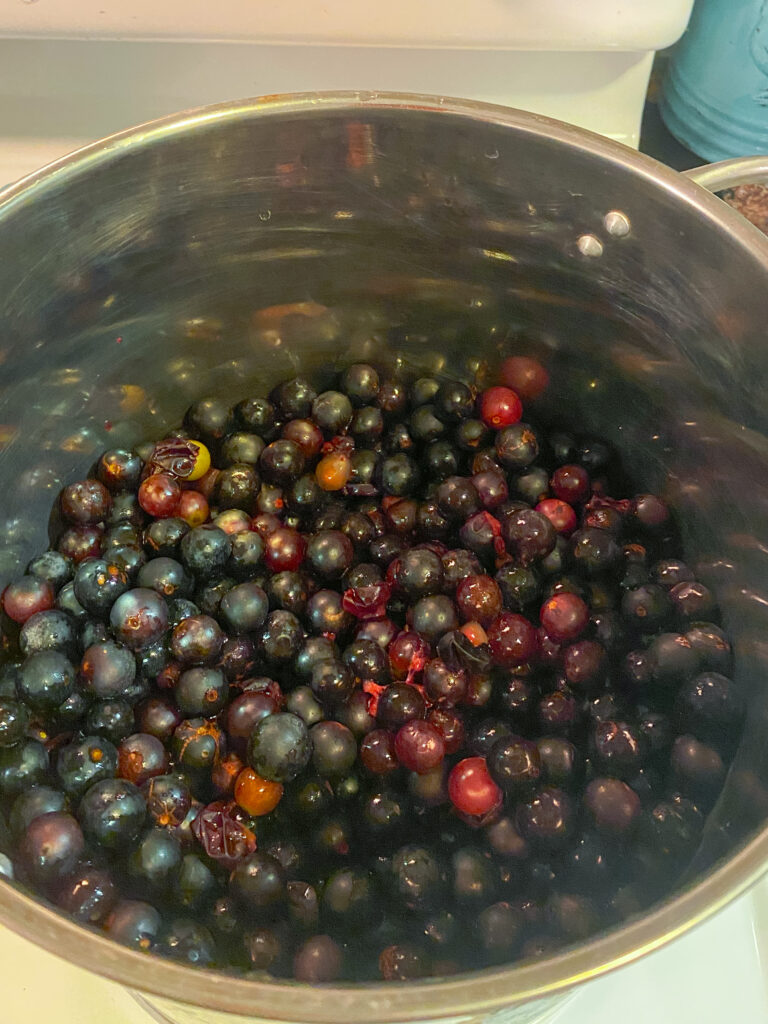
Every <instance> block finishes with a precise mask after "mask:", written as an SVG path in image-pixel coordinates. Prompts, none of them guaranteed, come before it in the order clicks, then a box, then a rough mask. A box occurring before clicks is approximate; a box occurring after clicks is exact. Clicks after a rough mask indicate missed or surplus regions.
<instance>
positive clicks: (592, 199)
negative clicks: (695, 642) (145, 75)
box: [0, 103, 768, 869]
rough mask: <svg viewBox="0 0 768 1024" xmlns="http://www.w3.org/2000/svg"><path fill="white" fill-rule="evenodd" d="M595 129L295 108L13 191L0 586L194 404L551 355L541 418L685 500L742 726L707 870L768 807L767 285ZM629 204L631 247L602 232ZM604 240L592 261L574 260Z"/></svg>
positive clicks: (108, 154)
mask: <svg viewBox="0 0 768 1024" xmlns="http://www.w3.org/2000/svg"><path fill="white" fill-rule="evenodd" d="M582 140H583V137H581V140H580V139H574V140H573V141H572V143H569V144H566V143H565V142H564V141H563V140H562V138H561V139H556V138H552V137H549V136H548V134H547V127H546V125H543V126H542V127H541V130H540V131H539V130H538V129H530V130H523V129H511V128H509V127H507V126H504V125H502V124H497V123H494V122H493V121H492V120H480V119H471V118H469V117H466V116H461V115H457V114H451V115H449V114H445V113H437V112H435V111H429V110H426V109H424V110H421V109H417V108H414V109H410V110H409V109H403V108H401V109H396V110H391V109H387V108H385V107H381V108H376V107H374V108H371V109H366V110H362V109H361V110H359V111H358V112H356V113H352V114H350V113H349V112H343V111H338V110H335V109H333V108H332V106H324V105H323V104H322V103H320V104H318V105H317V107H316V108H313V109H310V110H306V109H304V110H300V109H294V108H292V107H291V106H290V105H286V107H285V108H283V109H282V111H281V112H279V113H275V112H270V111H269V110H266V111H264V112H262V113H261V115H258V116H257V115H254V114H253V112H250V113H248V114H243V115H242V116H241V115H237V113H235V114H230V115H227V116H224V115H222V116H214V115H211V116H209V117H208V118H207V119H203V120H201V121H199V122H196V123H194V124H191V125H190V124H186V125H185V124H184V122H180V123H179V124H177V125H175V126H174V125H171V126H166V127H162V128H160V129H153V131H152V132H149V133H148V134H147V135H146V136H145V137H144V138H141V139H135V140H134V141H133V142H131V144H130V145H128V144H124V143H120V142H117V143H115V144H114V145H113V146H112V147H111V148H110V149H108V150H107V151H105V152H102V153H100V154H98V153H97V154H92V155H90V156H87V157H85V158H84V159H83V160H81V161H80V162H79V164H77V165H75V166H71V167H63V168H61V169H59V170H58V171H57V172H56V173H55V174H53V175H52V176H51V177H49V178H47V179H45V180H42V181H40V182H38V183H36V184H33V185H31V186H30V187H29V188H28V189H27V190H26V191H25V192H23V193H21V194H18V195H15V196H12V197H11V198H10V199H9V200H7V201H6V203H5V205H4V206H0V311H1V319H0V374H1V375H2V376H1V378H0V443H1V444H2V450H0V486H2V491H3V500H2V506H1V507H2V516H1V517H0V519H1V521H2V530H3V544H2V548H0V584H4V583H5V582H6V581H7V579H8V578H10V577H11V576H12V575H13V574H14V573H15V572H17V571H18V569H19V567H20V566H23V565H24V564H25V563H26V561H27V560H28V559H29V557H30V556H31V555H32V554H33V553H34V552H35V551H37V550H39V549H41V548H42V547H43V546H44V545H45V543H46V535H45V523H46V522H47V518H48V511H49V508H50V505H51V502H52V500H53V498H54V497H55V495H56V492H57V491H58V489H59V488H60V486H61V485H62V483H63V482H65V481H67V480H68V479H72V478H73V477H74V476H75V475H76V474H82V473H83V472H84V471H86V470H87V468H88V467H89V465H90V464H91V463H92V461H93V459H94V458H95V457H96V456H97V455H98V454H99V452H100V451H101V450H103V449H104V448H106V447H111V446H116V445H120V444H131V443H134V442H136V441H138V440H140V439H144V438H147V437H153V436H157V435H159V434H160V433H161V432H162V430H163V428H164V427H165V426H168V425H171V424H173V423H174V422H178V420H179V419H180V417H181V415H182V414H183V411H184V409H185V407H186V406H187V405H188V404H189V403H190V401H191V400H192V399H193V398H195V397H198V396H200V395H203V394H206V393H215V394H221V395H225V396H227V397H228V398H229V399H231V400H232V401H235V400H237V399H239V398H240V397H244V396H246V395H247V394H249V393H252V392H255V391H257V390H258V389H260V388H263V387H266V386H269V385H270V384H271V383H272V382H274V381H275V380H277V379H279V378H280V377H282V376H285V375H287V374H291V373H293V372H295V371H297V370H299V369H300V370H306V371H308V372H310V371H311V372H317V373H319V374H321V375H323V374H324V375H330V372H331V370H332V367H333V365H335V364H337V365H343V364H344V363H345V362H348V361H350V360H351V359H359V358H362V357H365V358H370V359H372V360H374V361H378V362H384V361H387V362H394V361H396V360H398V359H401V360H404V361H405V362H407V363H409V364H411V365H413V366H414V367H418V368H428V369H430V370H432V371H436V372H449V373H451V374H455V373H458V372H461V373H462V374H471V373H472V372H473V371H474V370H475V369H477V367H478V366H479V365H480V364H482V363H483V362H487V363H489V364H491V365H493V363H494V362H495V361H496V360H497V359H498V357H499V356H500V355H501V354H507V353H509V352H512V351H516V350H526V351H531V350H533V351H536V352H539V353H542V354H543V355H544V356H545V357H546V360H547V362H548V364H549V365H550V367H551V369H552V379H553V386H552V388H551V391H550V398H549V405H550V412H551V413H552V414H553V415H555V416H556V417H557V418H558V419H559V420H560V421H561V422H563V424H565V425H568V424H571V425H574V426H578V427H583V428H584V429H587V430H593V431H595V432H597V433H599V434H602V435H605V436H607V437H609V438H611V439H612V440H614V441H615V442H616V444H617V445H618V446H619V448H620V449H621V451H622V452H623V453H624V458H625V460H626V463H627V466H628V467H629V469H630V471H631V473H632V476H633V479H634V481H635V483H636V486H637V488H638V489H658V490H660V491H661V492H662V493H664V494H666V495H667V496H668V497H669V498H670V500H671V501H672V502H673V504H674V505H675V506H676V507H677V508H678V509H679V512H680V519H681V521H682V522H683V523H684V524H685V544H686V550H687V553H688V556H689V560H690V561H691V562H692V564H694V565H695V566H696V567H697V570H698V571H699V572H700V573H701V575H702V578H704V579H706V580H707V582H710V583H711V584H712V585H713V586H714V587H715V589H716V591H717V593H718V596H719V599H720V602H721V605H722V608H723V614H724V619H725V621H726V624H727V625H728V627H729V628H730V629H731V630H732V632H733V633H734V635H735V636H736V637H737V651H738V677H739V679H740V680H741V683H742V685H743V686H744V687H745V689H746V690H747V692H748V694H749V699H750V702H751V713H750V719H749V725H748V729H747V735H746V737H745V740H744V743H743V745H742V749H741V751H740V754H739V757H738V759H737V761H736V764H735V765H734V768H733V770H732V772H731V776H730V778H729V782H728V784H727V787H726V791H725V794H724V797H723V798H722V799H721V801H720V804H719V806H718V808H717V809H716V812H715V813H714V814H713V816H712V819H711V822H710V826H709V829H708V834H707V839H706V841H705V844H704V847H703V848H702V850H701V851H700V860H699V861H698V862H697V865H696V867H697V869H698V868H702V869H703V868H704V867H707V866H708V865H709V864H710V862H711V861H712V860H713V859H715V858H717V857H719V856H721V855H722V854H723V853H724V852H725V851H726V850H727V849H729V848H731V847H732V846H733V845H734V844H735V843H737V842H738V841H739V840H740V839H742V838H743V837H744V836H745V835H746V834H747V833H749V832H751V831H752V830H753V829H755V828H756V827H758V826H759V825H761V824H762V822H763V819H764V817H765V816H766V814H768V790H766V788H765V782H766V778H768V773H767V772H766V764H765V756H764V749H765V747H766V745H765V743H764V742H763V736H764V734H765V733H764V723H765V720H766V704H765V701H766V695H765V678H766V665H765V661H766V651H767V650H768V645H767V642H766V637H768V631H767V630H766V608H767V607H768V593H767V592H766V582H767V577H768V530H766V523H767V522H768V472H767V470H768V445H767V444H766V439H765V436H764V431H765V429H766V426H767V424H768V417H766V415H765V410H764V403H763V394H764V388H765V383H766V376H767V374H766V359H765V355H764V351H763V348H762V341H763V334H764V325H765V323H766V312H767V310H766V299H765V296H766V292H767V291H768V289H766V279H765V271H764V266H763V265H762V263H761V262H760V261H759V260H758V259H755V258H753V257H752V256H751V255H750V254H749V253H748V252H747V251H746V250H745V249H744V248H743V247H741V246H739V245H738V244H737V242H736V241H734V240H733V238H732V237H731V236H730V235H729V234H728V232H727V231H725V230H723V229H722V227H720V226H718V224H717V221H716V219H715V218H714V217H713V216H712V215H711V214H707V213H706V212H705V213H702V212H700V211H697V210H696V209H695V207H694V205H693V204H692V202H691V200H690V198H689V197H688V195H687V194H682V195H678V194H676V193H675V189H674V187H672V186H669V187H664V188H660V187H659V186H658V185H656V184H654V183H653V182H652V180H651V178H650V172H646V173H637V172H636V171H631V170H630V169H628V168H627V167H626V166H623V164H622V162H621V160H620V158H619V157H618V156H615V157H614V158H608V157H602V158H600V159H598V158H596V157H595V155H594V154H593V153H591V152H590V151H589V148H588V144H586V143H584V142H583V141H582ZM615 210H618V211H621V212H622V213H623V214H624V215H625V216H626V218H627V220H628V222H629V225H630V231H629V233H628V234H627V235H626V236H618V235H612V234H611V233H610V232H609V231H608V230H607V228H606V226H605V224H604V218H605V215H606V214H607V213H609V211H615ZM585 234H590V235H594V236H595V237H596V238H597V239H599V242H600V245H601V246H602V254H601V255H598V256H589V255H583V254H582V251H581V249H580V247H579V246H580V242H579V240H580V239H581V238H582V236H584V235H585ZM590 244H591V243H586V245H585V243H584V242H583V241H582V242H581V247H582V248H585V247H586V248H587V250H589V249H590ZM592 248H593V249H594V246H592ZM284 304H292V308H291V309H288V310H286V309H283V310H274V309H269V308H267V307H274V306H276V305H284Z"/></svg>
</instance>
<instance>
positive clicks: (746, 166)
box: [682, 156, 768, 192]
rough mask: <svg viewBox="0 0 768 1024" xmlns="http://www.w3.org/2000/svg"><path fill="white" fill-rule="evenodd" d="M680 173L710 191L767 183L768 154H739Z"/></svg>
mask: <svg viewBox="0 0 768 1024" xmlns="http://www.w3.org/2000/svg"><path fill="white" fill-rule="evenodd" d="M682 173H683V174H684V175H685V177H686V178H688V179H689V180H690V181H693V182H695V183H696V184H697V185H701V186H702V187H703V188H707V189H709V191H710V192H722V191H723V189H726V188H736V187H737V186H738V185H768V156H739V157H736V159H734V160H720V161H719V162H718V163H716V164H704V166H703V167H693V168H692V169H691V170H690V171H683V172H682Z"/></svg>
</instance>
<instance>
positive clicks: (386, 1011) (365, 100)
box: [0, 92, 768, 1024]
mask: <svg viewBox="0 0 768 1024" xmlns="http://www.w3.org/2000/svg"><path fill="white" fill-rule="evenodd" d="M374 109H383V110H391V111H402V112H407V111H409V110H412V111H420V112H427V113H431V114H435V115H444V116H451V117H456V118H466V119H470V120H473V121H481V122H485V123H487V124H492V125H497V126H501V127H507V128H511V129H514V130H516V131H518V132H519V133H521V134H528V135H533V136H545V137H549V138H552V139H554V140H556V141H557V142H559V143H562V144H563V145H566V146H568V147H570V148H575V149H578V150H580V151H582V152H588V153H590V154H592V155H595V156H597V157H599V158H601V159H602V160H603V161H604V162H605V163H607V164H609V165H613V166H617V167H621V168H623V169H626V170H630V171H632V172H634V173H635V174H637V175H638V176H639V177H640V178H643V179H645V180H646V181H647V182H649V183H651V184H653V185H654V186H656V187H657V188H659V189H661V190H663V191H665V192H666V193H667V194H668V195H670V196H671V197H673V198H674V199H676V200H678V201H681V202H684V203H685V204H686V205H688V206H689V207H692V208H693V209H694V210H695V211H696V212H697V213H698V214H699V215H701V216H703V217H705V218H706V219H707V220H708V221H709V222H710V223H711V224H712V226H713V228H716V229H718V230H720V231H725V232H726V233H727V234H729V235H730V236H731V238H732V239H733V240H734V241H736V242H737V243H739V244H740V245H741V246H743V247H744V248H745V249H747V250H748V251H749V253H750V256H751V258H753V259H754V260H756V261H757V262H758V263H759V264H760V265H761V267H762V269H763V271H764V273H765V274H766V276H768V239H766V237H765V236H764V235H763V234H762V233H761V232H760V231H759V230H758V229H757V228H756V227H754V226H753V225H751V224H750V223H749V222H748V221H746V220H745V219H744V218H743V217H741V216H740V215H739V214H738V213H737V212H736V211H735V210H733V209H731V208H730V207H728V206H727V204H725V203H723V202H721V201H720V200H719V199H717V198H716V197H715V196H713V195H712V194H711V193H709V192H708V191H707V190H706V189H705V188H702V187H701V186H699V185H697V184H695V183H694V182H692V181H690V180H688V179H686V178H685V177H683V176H682V175H680V174H678V173H677V172H676V171H673V170H671V169H670V168H668V167H665V166H664V165H663V164H660V163H658V162H657V161H656V160H654V159H652V158H651V157H648V156H645V155H643V154H640V153H637V152H636V151H634V150H631V149H629V148H627V147H625V146H622V145H620V144H619V143H617V142H613V141H612V140H610V139H606V138H604V137H602V136H600V135H596V134H594V133H592V132H588V131H586V130H584V129H581V128H577V127H575V126H572V125H568V124H564V123H562V122H560V121H555V120H552V119H550V118H546V117H542V116H540V115H538V114H532V113H527V112H525V111H520V110H515V109H512V108H508V107H502V106H497V105H493V104H488V103H482V102H477V101H472V100H465V99H453V98H448V97H437V96H426V95H418V94H408V93H394V92H392V93H390V92H324V93H322V92H321V93H295V94H284V95H276V96H263V97H256V98H254V99H246V100H242V101H235V102H226V103H220V104H215V105H212V106H206V107H200V108H197V109H194V110H189V111H184V112H182V113H178V114H172V115H170V116H167V117H163V118H160V119H158V120H154V121H150V122H147V123H146V124H142V125H139V126H137V127H135V128H130V129H128V130H126V131H122V132H119V133H117V134H114V135H111V136H108V137H107V138H105V139H103V140H101V141H98V142H95V143H92V144H91V145H88V146H85V147H83V148H81V149H78V150H75V151H74V152H72V153H70V154H68V155H67V156H64V157H62V158H61V159H59V160H57V161H55V162H53V163H51V164H48V165H47V166H46V167H43V168H41V169H40V170H38V171H35V172H33V173H32V174H30V175H28V176H26V177H24V178H22V179H20V180H19V181H18V182H16V183H14V184H12V185H10V186H8V187H7V188H5V189H4V190H2V191H0V230H2V224H3V220H4V219H5V218H7V217H9V216H10V215H11V214H12V213H13V212H14V211H15V209H16V208H17V207H18V206H19V205H21V204H26V203H30V202H34V201H35V200H36V199H37V198H38V197H39V196H40V195H42V194H44V193H45V191H46V190H47V189H49V188H52V187H55V186H57V185H58V184H59V183H60V182H63V181H67V180H68V179H71V178H74V177H77V176H79V175H80V174H83V173H85V172H90V171H92V170H97V169H98V168H99V167H100V166H104V165H106V164H108V163H109V162H110V161H111V160H113V159H116V158H119V157H120V155H121V154H122V153H123V151H124V150H126V149H129V148H131V149H133V148H136V147H148V146H152V145H154V144H157V143H160V142H162V141H163V140H164V139H165V138H172V137H174V136H178V135H181V134H186V133H188V132H190V131H194V130H195V129H202V128H204V127H205V126H206V125H208V124H211V123H213V122H226V121H231V122H238V121H244V120H247V119H249V118H252V117H254V116H256V117H259V118H260V117H279V116H281V115H284V114H296V113H300V114H307V115H317V116H322V115H323V114H326V113H329V112H333V111H349V112H354V111H365V110H374ZM767 869H768V828H764V829H762V830H761V831H760V832H759V833H757V834H756V835H755V836H754V837H753V838H752V839H751V840H749V841H748V842H746V843H745V844H743V845H742V846H741V847H740V848H738V849H737V850H736V852H734V853H733V854H732V855H731V856H730V857H729V858H728V860H727V861H725V862H724V863H722V864H721V865H720V866H718V867H717V868H716V869H715V870H713V871H712V872H711V873H709V874H708V875H706V876H705V877H704V878H702V879H701V880H700V881H699V882H697V883H696V884H695V885H693V886H691V887H690V888H689V889H686V890H684V891H683V892H681V893H680V894H678V895H676V896H675V897H674V898H673V899H671V900H670V901H669V902H667V903H665V904H663V905H662V906H660V907H658V908H656V909H655V910H652V911H651V912H649V913H647V914H644V915H642V916H639V917H638V918H636V919H634V920H630V921H629V922H628V923H627V924H624V925H622V926H620V927H617V928H616V929H614V930H612V931H610V932H608V933H604V934H602V935H600V936H598V937H597V938H595V939H592V940H590V941H588V942H585V943H582V944H579V945H578V946H576V947H574V948H572V949H569V950H566V951H564V952H562V953H559V954H557V955H556V956H553V957H551V958H549V959H547V960H541V961H537V962H529V963H525V964H522V965H520V966H515V965H512V966H509V967H500V968H491V969H485V970H482V971H475V972H470V973H468V974H463V975H457V976H456V977H453V978H447V979H444V980H435V981H431V980H427V981H420V982H411V983H409V984H406V985H391V984H370V985H369V984H358V985H335V984H334V985H322V986H315V987H312V986H309V985H305V984H299V983H297V982H290V981H279V980H276V981H269V982H265V981H254V980H246V979H244V978H238V977H232V976H229V975H224V974H222V973H221V972H217V971H209V970H201V969H198V968H192V967H185V966H183V965H181V964H178V963H174V962H173V961H170V960H165V959H163V958H161V957H155V956H147V955H146V954H142V953H139V952H136V951H134V950H131V949H128V948H126V947H122V946H120V945H118V944H117V943H115V942H114V941H112V940H111V939H108V938H107V937H106V936H105V935H102V934H100V933H98V932H95V931H90V930H89V929H87V928H85V927H83V926H81V925H79V924H76V923H75V922H74V921H72V920H70V919H68V918H66V917H65V916H63V915H62V914H59V913H58V912H57V911H55V910H53V909H52V908H50V907H48V906H45V905H43V904H41V903H38V902H37V901H36V900H35V899H33V898H32V897H31V896H28V895H26V894H25V893H23V892H21V891H20V890H18V889H16V888H15V887H14V886H12V885H0V922H1V923H2V924H5V925H6V926H7V927H9V928H10V929H11V930H13V931H15V932H16V933H18V934H19V935H22V936H23V937H24V938H26V939H29V940H30V941H32V942H34V943H36V944H38V945H40V946H42V947H43V948H45V949H47V950H48V951H49V952H52V953H55V954H57V955H59V956H62V957H63V958H64V959H66V960H69V961H71V962H73V963H75V964H77V965H79V966H80V967H84V968H86V969H88V970H91V971H93V972H94V973H96V974H101V975H104V976H106V977H108V978H110V979H112V980H114V981H116V982H119V983H121V984H123V985H125V986H128V987H130V988H134V989H137V990H139V991H143V992H146V993H152V994H154V995H157V996H160V997H163V998H166V999H171V1000H175V1001H177V1002H180V1003H188V1004H192V1005H195V1006H198V1007H203V1008H205V1009H210V1010H218V1011H224V1012H229V1013H237V1014H242V1015H244V1016H246V1017H249V1016H261V1017H264V1018H268V1019H271V1020H274V1021H285V1022H295V1021H299V1020H300V1021H303V1022H306V1024H356V1022H360V1021H370V1022H372V1024H373V1022H376V1021H397V1022H407V1021H419V1020H421V1021H426V1020H434V1019H435V1018H440V1017H451V1018H454V1019H455V1018H457V1017H460V1016H462V1015H466V1014H472V1015H476V1014H487V1013H491V1012H493V1011H495V1010H499V1009H501V1008H502V1007H510V1006H512V1005H519V1004H520V1003H524V1002H526V1001H528V1000H531V999H536V998H541V997H545V996H552V995H554V994H557V993H563V992H564V991H565V990H567V989H569V988H571V987H572V986H574V985H576V984H579V983H581V982H584V981H587V980H589V979H591V978H595V977H598V976H599V975H602V974H605V973H606V972H607V971H610V970H614V969H615V968H617V967H620V966H623V965H624V964H628V963H630V962H632V961H633V960H636V959H638V958H639V957H641V956H644V955H645V954H647V953H650V952H652V951H653V950H656V949H658V948H660V947H661V946H663V945H665V944H666V943H667V942H670V941H671V940H672V939H675V938H677V937H678V936H680V935H682V934H683V933H685V932H686V931H688V930H689V929H690V928H693V927H695V926H696V925H698V924H701V923H702V922H703V921H705V920H706V919H707V918H708V917H710V916H711V915H713V914H715V913H717V912H718V911H719V910H721V909H722V908H723V907H724V906H725V905H726V904H727V903H729V902H730V901H731V900H732V899H734V898H735V897H736V896H738V895H740V894H741V893H743V892H744V891H745V890H746V889H747V888H748V887H749V886H751V885H752V884H753V883H754V882H755V881H756V880H757V879H758V878H759V877H760V876H761V875H762V874H763V873H764V872H765V871H766V870H767Z"/></svg>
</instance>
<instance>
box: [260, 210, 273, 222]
mask: <svg viewBox="0 0 768 1024" xmlns="http://www.w3.org/2000/svg"><path fill="white" fill-rule="evenodd" d="M271 218H272V211H271V210H259V220H263V221H264V222H266V221H268V220H270V219H271Z"/></svg>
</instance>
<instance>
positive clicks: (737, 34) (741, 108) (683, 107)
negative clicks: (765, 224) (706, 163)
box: [661, 0, 768, 160]
mask: <svg viewBox="0 0 768 1024" xmlns="http://www.w3.org/2000/svg"><path fill="white" fill-rule="evenodd" d="M661 114H662V117H663V118H664V121H665V123H666V125H667V127H668V128H669V130H670V131H671V132H672V134H673V135H675V136H676V137H677V138H678V139H679V140H680V141H681V142H682V143H683V144H684V145H685V146H687V147H688V148H689V149H691V150H693V152H694V153H697V154H698V155H699V156H701V157H704V158H705V159H707V160H725V159H727V158H729V157H734V156H745V155H747V154H751V153H765V152H768V0H696V6H695V7H694V10H693V15H692V17H691V21H690V24H689V26H688V31H687V32H686V33H685V35H684V36H683V38H682V40H681V41H680V43H679V45H678V47H677V50H676V51H675V54H674V56H673V59H672V63H671V66H670V69H669V73H668V75H667V78H666V81H665V83H664V89H663V95H662V100H661Z"/></svg>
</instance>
